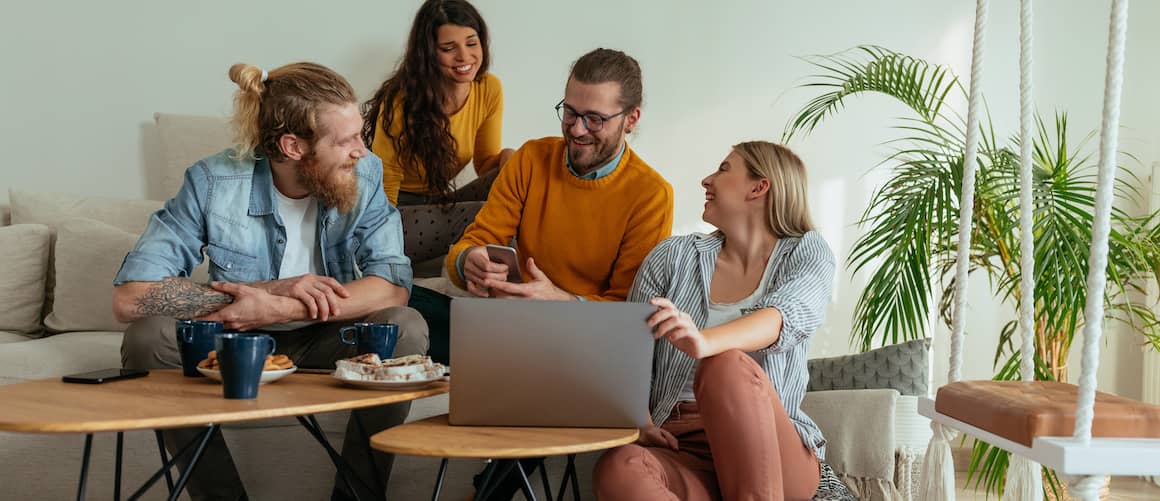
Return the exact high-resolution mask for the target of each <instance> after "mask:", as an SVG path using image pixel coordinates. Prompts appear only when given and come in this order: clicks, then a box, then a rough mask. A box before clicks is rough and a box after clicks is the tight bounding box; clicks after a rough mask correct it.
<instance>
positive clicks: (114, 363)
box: [0, 332, 122, 384]
mask: <svg viewBox="0 0 1160 501" xmlns="http://www.w3.org/2000/svg"><path fill="white" fill-rule="evenodd" d="M121 337H122V333H120V332H70V333H67V334H58V335H56V336H50V337H43V338H40V339H29V340H26V341H21V342H19V343H5V344H4V345H2V346H3V347H4V348H3V349H0V384H11V383H17V382H20V381H25V380H29V379H42V378H49V377H60V376H64V375H66V374H76V373H80V372H88V371H95V370H98V369H109V368H113V367H120V366H121Z"/></svg>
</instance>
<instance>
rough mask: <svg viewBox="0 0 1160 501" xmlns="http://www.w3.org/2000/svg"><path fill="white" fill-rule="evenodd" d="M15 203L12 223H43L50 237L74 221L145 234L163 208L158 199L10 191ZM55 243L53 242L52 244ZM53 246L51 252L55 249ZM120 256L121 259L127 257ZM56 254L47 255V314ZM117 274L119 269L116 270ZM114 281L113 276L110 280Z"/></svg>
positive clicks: (49, 307)
mask: <svg viewBox="0 0 1160 501" xmlns="http://www.w3.org/2000/svg"><path fill="white" fill-rule="evenodd" d="M8 199H9V202H10V203H11V204H12V224H26V223H34V224H43V225H47V226H48V228H49V233H50V235H52V237H50V238H55V237H56V227H57V226H58V225H60V224H61V223H62V222H64V221H65V220H68V219H72V218H87V219H92V220H95V221H100V222H102V223H105V224H107V225H111V226H113V227H116V228H119V229H121V230H122V231H126V232H129V233H134V234H139V233H141V232H142V231H145V226H146V225H147V224H148V223H149V216H151V215H152V214H153V213H154V212H155V211H157V209H160V208H161V206H162V202H158V201H155V200H134V199H126V198H111V197H87V196H76V195H68V194H64V193H38V192H30V191H20V190H8ZM51 241H52V240H50V242H51ZM55 248H56V247H55V245H50V249H55ZM124 255H125V254H124V253H121V257H124ZM53 261H54V258H53V255H52V253H51V252H50V253H49V256H48V279H47V281H46V282H45V288H44V309H43V311H44V313H45V314H46V316H47V314H48V312H50V311H52V309H53V307H52V301H53V297H54V295H55V294H54V291H53V287H55V285H56V282H57V280H56V279H55V277H54V276H53V274H54V273H55V272H56V271H55V266H53V264H52V263H53ZM114 272H116V270H114ZM110 279H111V277H110Z"/></svg>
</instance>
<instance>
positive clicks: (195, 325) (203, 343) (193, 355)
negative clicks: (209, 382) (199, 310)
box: [177, 320, 222, 377]
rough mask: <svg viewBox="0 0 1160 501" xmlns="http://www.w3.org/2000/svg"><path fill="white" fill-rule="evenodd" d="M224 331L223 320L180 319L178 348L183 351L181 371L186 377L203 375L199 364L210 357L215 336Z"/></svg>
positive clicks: (178, 324) (178, 322)
mask: <svg viewBox="0 0 1160 501" xmlns="http://www.w3.org/2000/svg"><path fill="white" fill-rule="evenodd" d="M221 332H222V324H221V322H210V321H208V320H178V321H177V349H178V351H179V352H181V373H182V374H184V375H185V377H202V375H201V373H200V372H198V371H197V364H199V363H201V361H202V360H205V359H206V357H209V352H210V350H212V349H213V346H214V344H213V340H214V337H215V336H217V335H218V334H221Z"/></svg>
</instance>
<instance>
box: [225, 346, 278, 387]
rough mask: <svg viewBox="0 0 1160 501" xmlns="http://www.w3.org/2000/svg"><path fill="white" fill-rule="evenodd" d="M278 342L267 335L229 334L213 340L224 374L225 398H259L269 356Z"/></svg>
mask: <svg viewBox="0 0 1160 501" xmlns="http://www.w3.org/2000/svg"><path fill="white" fill-rule="evenodd" d="M276 347H277V343H275V342H274V338H272V337H270V336H268V335H266V334H245V333H241V332H226V333H223V334H218V336H217V337H216V338H214V348H216V349H217V359H218V367H220V369H221V373H222V392H223V393H224V395H225V397H226V398H242V399H248V398H257V397H258V383H259V381H260V380H261V378H262V366H264V365H265V364H266V355H272V354H273V353H274V349H275V348H276Z"/></svg>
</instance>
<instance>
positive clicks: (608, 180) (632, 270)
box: [446, 137, 673, 301]
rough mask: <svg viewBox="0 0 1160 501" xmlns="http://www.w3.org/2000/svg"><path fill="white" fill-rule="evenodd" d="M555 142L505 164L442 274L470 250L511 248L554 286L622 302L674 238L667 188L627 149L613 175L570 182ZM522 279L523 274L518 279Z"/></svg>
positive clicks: (539, 142) (452, 271) (540, 143)
mask: <svg viewBox="0 0 1160 501" xmlns="http://www.w3.org/2000/svg"><path fill="white" fill-rule="evenodd" d="M564 149H565V143H564V139H563V138H561V137H548V138H543V139H536V140H533V141H528V142H527V143H525V144H524V145H523V147H521V148H520V149H519V151H516V153H515V154H514V155H512V157H511V159H510V160H508V162H507V163H506V164H504V167H503V170H501V171H500V173H499V176H498V178H497V179H496V181H495V184H494V185H492V188H491V193H490V195H488V200H487V202H486V203H485V204H484V206H483V208H482V209H481V210H480V211H479V214H478V215H476V216H475V222H474V223H472V224H471V225H470V226H468V227H467V230H466V231H465V232H464V234H463V237H462V238H460V239H459V242H457V243H456V244H455V245H453V246H452V247H451V251H450V252H449V253H448V254H447V262H446V266H447V272H448V275H449V276H451V277H452V280H453V281H454V282H455V283H456V284H458V285H459V286H460V287H464V284H463V283H462V282H461V281H460V280H459V274H458V272H457V270H456V268H455V263H456V260H457V259H458V257H459V254H460V253H462V252H463V251H465V250H467V249H468V248H469V247H473V246H477V245H487V244H499V245H510V243H511V240H512V238H513V237H516V236H517V235H518V238H517V246H516V250H517V251H518V252H519V258H520V267H521V268H523V267H525V266H526V264H527V259H528V258H529V257H531V258H534V259H535V260H536V266H538V267H539V268H540V269H541V270H543V271H544V274H546V275H547V276H548V278H549V279H551V280H552V282H553V283H555V284H556V286H558V287H560V288H561V289H564V290H565V291H568V292H569V293H572V294H576V295H580V296H584V297H585V298H586V299H590V300H599V301H624V299H625V298H626V297H627V296H628V289H629V288H630V287H632V281H633V279H634V278H636V271H637V269H638V268H640V265H641V263H642V262H643V261H644V258H645V256H647V255H648V253H649V251H651V250H652V248H653V247H654V246H656V245H657V244H658V243H660V241H661V240H663V239H665V238H666V237H668V236H669V234H670V233H672V229H673V187H672V186H671V185H669V183H668V182H667V181H665V180H664V178H662V177H661V175H660V174H659V173H657V172H656V171H654V170H653V169H652V168H651V167H649V166H648V164H646V163H644V160H641V158H640V157H638V156H636V153H634V152H633V151H632V149H631V148H625V152H624V155H623V156H621V159H620V163H619V164H617V166H616V169H615V170H613V171H612V173H611V174H609V175H607V176H605V177H603V178H600V179H597V180H593V181H588V180H583V179H580V178H577V177H576V176H573V175H572V173H570V172H569V171H568V167H567V166H566V165H565V163H564V155H565V151H564ZM524 275H525V277H527V272H526V271H525V272H524Z"/></svg>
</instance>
